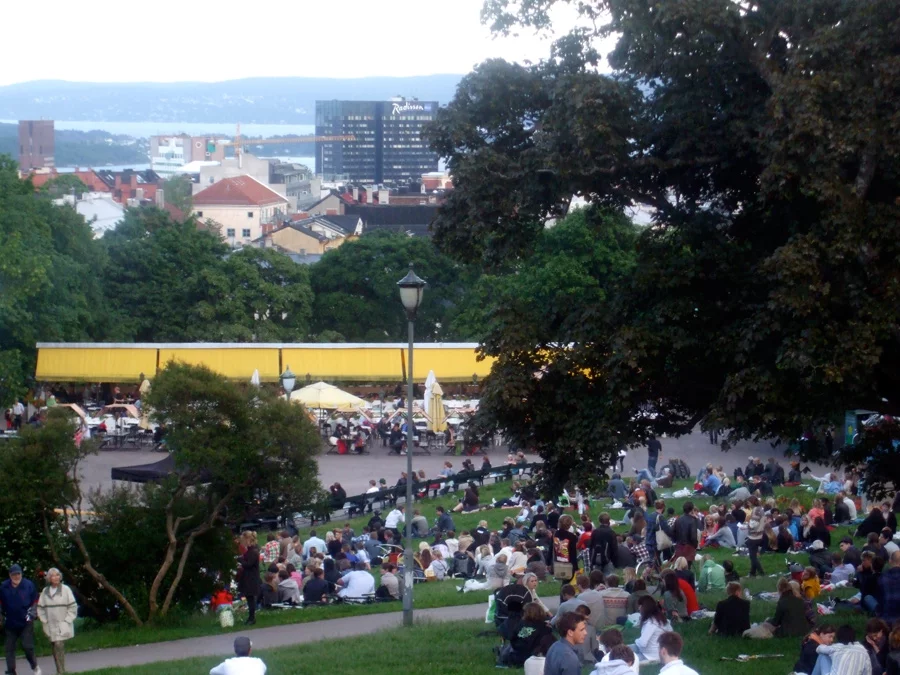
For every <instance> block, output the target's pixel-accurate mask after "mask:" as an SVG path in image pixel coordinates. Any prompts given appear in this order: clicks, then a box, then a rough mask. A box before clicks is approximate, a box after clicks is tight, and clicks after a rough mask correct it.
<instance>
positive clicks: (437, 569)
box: [426, 550, 448, 581]
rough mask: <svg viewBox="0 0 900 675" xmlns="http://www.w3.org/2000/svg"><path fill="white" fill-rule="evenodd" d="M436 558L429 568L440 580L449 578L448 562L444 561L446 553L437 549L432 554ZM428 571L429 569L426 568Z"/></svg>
mask: <svg viewBox="0 0 900 675" xmlns="http://www.w3.org/2000/svg"><path fill="white" fill-rule="evenodd" d="M432 555H433V556H434V559H433V560H432V561H431V565H430V566H429V568H428V569H430V570H431V571H432V572H433V573H434V578H435V579H437V580H438V581H443V580H444V579H446V578H447V572H448V570H447V563H446V562H444V555H443V554H442V553H441V552H440V551H437V550H435V551H434V552H433V554H432ZM426 571H427V570H426Z"/></svg>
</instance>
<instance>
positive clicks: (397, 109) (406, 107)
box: [391, 101, 431, 115]
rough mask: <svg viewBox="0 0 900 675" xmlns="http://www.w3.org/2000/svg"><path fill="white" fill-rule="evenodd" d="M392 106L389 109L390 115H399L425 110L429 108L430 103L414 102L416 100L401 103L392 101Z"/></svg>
mask: <svg viewBox="0 0 900 675" xmlns="http://www.w3.org/2000/svg"><path fill="white" fill-rule="evenodd" d="M393 106H394V107H393V110H392V111H391V115H399V114H401V113H408V112H416V111H421V112H425V111H427V110H431V105H430V104H428V105H425V104H422V103H416V102H410V101H405V102H403V103H394V104H393Z"/></svg>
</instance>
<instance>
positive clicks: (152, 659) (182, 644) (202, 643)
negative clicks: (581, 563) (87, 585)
mask: <svg viewBox="0 0 900 675" xmlns="http://www.w3.org/2000/svg"><path fill="white" fill-rule="evenodd" d="M542 600H543V601H544V603H545V604H546V605H547V607H549V608H550V609H551V610H555V609H556V607H557V606H558V605H559V599H558V598H542ZM486 610H487V603H486V602H485V603H479V604H477V605H461V606H457V607H439V608H436V609H418V610H416V611H415V618H416V621H424V620H428V621H466V620H471V619H481V620H484V613H485V611H486ZM402 624H403V612H390V613H387V614H366V615H362V616H348V617H343V618H340V619H326V620H324V621H312V622H310V623H297V624H290V625H286V626H273V627H271V628H256V629H252V630H246V631H241V632H240V635H246V636H247V637H249V638H250V639H251V640H252V641H253V650H254V651H257V650H260V649H271V648H273V647H290V646H293V645H298V644H304V643H307V642H317V641H319V640H326V639H333V638H335V637H341V638H345V637H353V636H354V635H367V634H370V633H375V632H377V631H380V630H384V629H386V628H396V627H397V626H400V625H402ZM237 635H238V633H223V634H221V635H208V636H206V637H199V638H189V639H186V640H173V641H171V642H155V643H153V644H148V645H134V646H132V647H116V648H115V649H97V650H95V651H90V652H73V653H70V654H66V672H69V673H84V672H88V671H91V670H99V669H101V668H115V667H127V666H139V665H143V664H145V663H157V662H160V661H180V660H181V659H190V658H193V657H196V656H221V657H222V658H226V657H228V656H231V655H233V652H234V638H235V636H237ZM75 639H76V640H77V639H78V638H77V637H76V638H75ZM38 663H39V665H40V666H41V668H42V669H43V671H44V673H47V674H48V675H50V674H51V673H55V672H56V668H55V667H54V665H53V658H52V657H50V656H45V657H41V658H39V659H38ZM17 671H18V672H20V673H30V672H31V668H30V667H29V666H28V663H27V662H26V661H25V660H24V659H20V660H19V663H18V664H17Z"/></svg>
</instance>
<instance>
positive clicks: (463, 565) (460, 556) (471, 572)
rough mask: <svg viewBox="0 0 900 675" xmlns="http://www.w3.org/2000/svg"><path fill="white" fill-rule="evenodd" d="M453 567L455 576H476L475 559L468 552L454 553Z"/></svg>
mask: <svg viewBox="0 0 900 675" xmlns="http://www.w3.org/2000/svg"><path fill="white" fill-rule="evenodd" d="M453 569H454V570H455V572H454V575H453V576H456V577H463V578H464V579H471V578H473V577H474V576H475V561H474V560H472V558H470V557H469V555H468V554H467V553H463V552H462V551H457V552H456V553H454V554H453Z"/></svg>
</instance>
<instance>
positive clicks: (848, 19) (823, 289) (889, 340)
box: [432, 0, 900, 485]
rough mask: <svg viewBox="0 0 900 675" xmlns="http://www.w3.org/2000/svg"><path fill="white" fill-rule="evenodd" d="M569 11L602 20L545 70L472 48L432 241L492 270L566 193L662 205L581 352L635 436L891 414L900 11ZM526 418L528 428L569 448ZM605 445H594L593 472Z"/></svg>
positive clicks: (780, 1) (604, 411)
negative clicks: (474, 63)
mask: <svg viewBox="0 0 900 675" xmlns="http://www.w3.org/2000/svg"><path fill="white" fill-rule="evenodd" d="M562 2H563V0H559V1H554V0H525V1H524V2H517V3H513V2H510V1H509V0H489V2H488V3H487V4H486V7H485V17H486V19H487V20H488V21H490V22H491V23H492V25H493V26H494V28H495V29H496V30H499V31H514V30H518V29H519V28H520V27H522V26H525V27H537V28H538V29H541V28H545V27H547V26H548V25H549V21H550V18H549V17H550V11H551V9H552V8H553V6H554V5H557V4H562ZM571 4H573V5H575V6H576V8H577V10H578V11H579V12H580V13H581V15H582V16H583V18H584V19H585V22H584V25H585V26H590V28H578V29H576V30H574V31H573V32H572V33H571V34H570V35H568V36H567V37H565V38H564V39H562V40H560V41H559V42H557V43H556V45H555V46H554V49H553V53H552V55H551V56H550V58H548V59H547V60H546V61H544V62H542V63H539V64H536V65H530V66H517V65H512V64H507V63H505V62H501V61H492V62H487V63H485V64H482V65H481V66H479V67H478V68H476V70H475V72H473V73H472V74H471V75H469V76H468V77H467V78H465V79H464V80H463V82H462V83H461V84H460V87H459V90H458V92H457V95H456V97H455V99H454V101H453V102H451V104H450V105H449V106H448V108H447V109H446V110H445V111H442V112H441V114H440V116H439V119H438V122H437V124H436V125H435V127H434V129H433V135H432V139H433V146H434V147H435V149H436V150H438V151H439V152H440V153H441V154H442V155H444V156H446V157H447V158H448V159H449V163H450V168H451V171H452V172H453V174H454V178H455V184H456V190H455V191H454V192H453V193H452V194H451V196H450V197H449V199H448V202H447V204H446V205H445V207H443V208H442V209H441V212H440V213H439V216H438V218H437V220H436V222H435V225H434V229H435V238H436V241H437V242H438V244H439V245H440V246H441V248H442V249H443V250H444V251H446V252H447V253H449V254H452V255H455V256H458V257H460V258H463V259H466V260H473V261H479V262H481V263H482V264H484V265H487V266H496V265H502V264H504V263H505V262H506V261H509V260H511V259H516V258H518V257H520V256H528V255H530V252H531V251H532V250H533V247H534V242H535V240H536V238H537V237H540V236H541V224H542V223H543V221H544V219H545V218H546V217H547V216H548V215H553V214H557V213H560V212H561V211H562V210H563V209H564V208H565V206H566V204H567V201H568V199H569V197H570V196H571V195H573V194H575V195H580V196H583V197H584V198H585V199H587V200H588V201H590V202H592V203H595V204H598V205H602V206H606V207H611V208H622V207H635V206H636V207H640V208H642V209H645V210H647V211H648V212H650V213H651V214H652V217H653V226H652V227H650V228H648V229H647V231H646V232H645V233H644V234H643V235H642V236H641V238H640V242H639V245H638V260H637V264H636V266H635V268H634V272H633V274H632V275H631V278H630V279H629V281H628V283H627V284H624V285H623V286H622V287H621V290H620V291H619V292H618V293H617V294H616V301H615V302H614V303H613V306H612V307H610V308H609V309H610V314H609V315H608V317H607V321H608V325H607V326H606V328H605V329H604V330H606V331H608V332H609V338H608V339H607V340H598V341H597V342H595V343H594V344H593V345H591V344H586V345H584V348H583V350H582V351H583V354H582V355H581V356H579V365H582V366H585V367H586V368H587V370H588V372H590V373H591V374H592V377H593V382H591V383H590V385H589V383H588V382H587V381H585V385H584V387H583V389H582V393H583V395H584V396H585V397H588V398H589V399H590V400H593V401H594V403H595V409H596V410H597V411H598V415H600V416H602V418H603V422H602V424H603V427H605V428H607V429H609V430H610V431H612V430H615V431H616V432H618V434H619V438H620V439H622V441H624V442H638V441H640V440H642V439H643V438H645V437H646V435H647V434H648V433H650V432H651V431H654V430H655V431H657V432H661V431H666V432H669V433H683V432H686V431H688V430H690V429H691V428H693V427H694V425H695V424H696V423H697V422H698V421H701V420H702V421H703V423H704V424H706V425H715V426H718V427H721V428H723V429H727V430H728V436H727V439H728V441H734V440H737V439H739V438H748V437H750V438H769V439H774V440H778V439H780V440H787V439H791V438H796V437H797V436H799V435H800V434H801V433H807V434H808V435H810V436H811V438H812V439H813V442H812V443H810V444H809V445H808V446H807V448H806V452H807V453H808V455H809V456H810V457H812V458H814V457H821V456H822V453H823V449H822V446H821V444H817V443H816V442H815V439H816V438H820V437H821V434H822V432H823V430H824V428H825V427H826V426H827V425H829V424H832V423H833V422H834V421H835V420H836V419H839V418H840V416H841V411H843V410H845V409H854V408H870V409H878V410H885V411H893V409H894V408H895V407H896V406H897V402H898V401H900V386H898V385H900V381H898V378H897V372H898V368H897V363H896V361H897V358H898V356H897V354H898V348H900V344H898V337H900V333H898V321H897V318H898V310H897V306H898V305H897V301H898V299H900V298H898V290H900V285H898V283H897V272H896V270H897V264H898V262H900V239H898V237H897V234H898V228H900V203H898V194H900V176H898V169H900V163H898V159H900V114H898V112H897V106H896V101H897V100H898V96H900V13H898V10H897V5H896V3H895V2H891V1H890V0H873V1H872V2H866V3H854V2H847V1H846V0H812V1H807V0H787V1H785V0H765V1H763V2H756V3H744V2H737V1H735V0H711V1H710V2H703V3H692V2H671V3H657V2H648V1H647V0H594V1H589V2H578V3H574V2H573V3H571ZM605 35H617V36H618V38H617V43H616V46H615V48H614V49H613V51H612V52H611V53H610V54H609V64H610V66H611V67H612V69H613V72H612V74H611V75H609V76H606V75H603V74H600V73H599V72H598V68H597V65H598V63H599V60H600V59H599V54H597V52H596V51H595V49H594V46H593V45H594V44H595V40H596V38H598V37H602V36H605ZM579 347H580V346H579ZM576 351H578V350H576ZM531 365H532V364H524V365H523V369H528V368H530V367H531ZM570 372H579V371H578V370H577V369H572V368H570ZM494 377H503V378H504V379H508V378H509V377H510V376H509V375H508V374H505V373H500V372H497V373H495V375H494ZM494 386H498V387H499V386H500V385H499V384H497V385H494ZM504 405H505V404H504ZM647 405H652V406H653V407H654V408H655V411H656V413H657V414H656V415H654V416H652V418H651V417H650V416H646V415H642V414H640V412H641V410H643V409H644V407H645V406H647ZM532 417H537V415H536V414H535V415H533V416H532ZM532 417H529V416H525V415H523V419H524V422H523V424H521V425H519V432H518V433H519V434H520V435H521V436H522V437H523V439H527V440H530V441H531V442H532V443H534V444H535V445H536V446H537V447H538V448H539V449H541V450H543V451H544V452H545V453H547V454H548V455H550V456H552V455H554V454H560V453H564V452H569V451H571V449H572V447H573V446H574V444H573V443H572V442H571V441H572V438H570V437H569V436H568V435H565V434H564V435H562V436H561V437H558V438H556V439H554V438H552V437H550V436H548V435H547V434H544V433H543V432H542V431H541V429H540V428H539V427H538V426H537V425H535V424H534V423H533V422H532V421H531V419H532ZM599 425H600V423H599V422H598V427H597V428H598V429H599V428H601V427H600V426H599ZM611 445H612V444H604V447H603V448H601V449H600V450H599V451H596V452H592V453H589V454H591V455H592V458H593V460H595V461H596V462H597V464H598V465H604V464H606V463H607V462H608V461H609V460H610V459H611V457H610V454H611V452H612V447H611ZM844 459H851V457H850V455H845V456H844ZM897 471H900V469H896V467H895V471H894V473H893V474H891V475H885V474H881V475H879V476H871V478H872V479H873V480H872V481H870V484H872V485H874V484H875V481H876V480H893V481H895V482H896V481H897V480H900V474H898V473H897Z"/></svg>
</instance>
